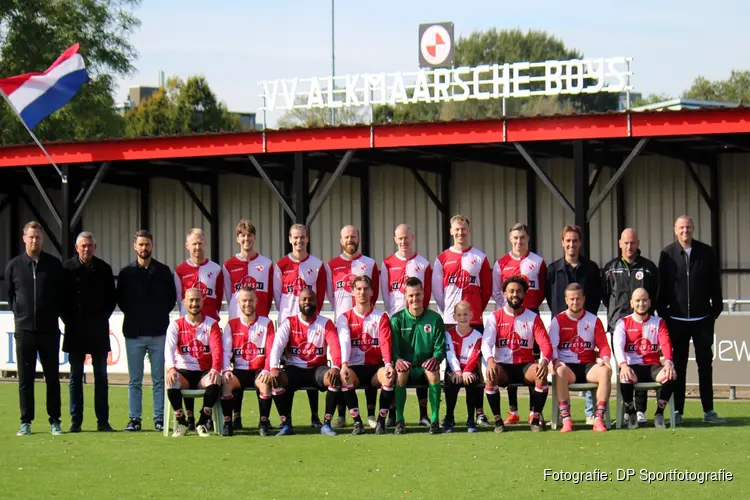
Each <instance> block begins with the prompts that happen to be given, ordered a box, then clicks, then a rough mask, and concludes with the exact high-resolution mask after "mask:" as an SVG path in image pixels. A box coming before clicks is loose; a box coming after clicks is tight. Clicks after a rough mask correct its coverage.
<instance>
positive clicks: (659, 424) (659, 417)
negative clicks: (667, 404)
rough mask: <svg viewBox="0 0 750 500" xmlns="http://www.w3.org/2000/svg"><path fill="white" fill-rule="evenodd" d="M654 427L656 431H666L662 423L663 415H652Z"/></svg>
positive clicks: (665, 426)
mask: <svg viewBox="0 0 750 500" xmlns="http://www.w3.org/2000/svg"><path fill="white" fill-rule="evenodd" d="M654 427H656V428H657V429H666V428H667V425H666V424H665V423H664V415H663V414H661V415H660V414H656V415H654Z"/></svg>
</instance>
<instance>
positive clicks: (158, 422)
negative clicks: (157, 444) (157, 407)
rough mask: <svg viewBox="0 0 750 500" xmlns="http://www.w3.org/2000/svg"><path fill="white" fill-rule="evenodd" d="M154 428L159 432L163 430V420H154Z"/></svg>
mask: <svg viewBox="0 0 750 500" xmlns="http://www.w3.org/2000/svg"><path fill="white" fill-rule="evenodd" d="M154 430H155V431H156V432H161V431H163V430H164V420H156V421H154Z"/></svg>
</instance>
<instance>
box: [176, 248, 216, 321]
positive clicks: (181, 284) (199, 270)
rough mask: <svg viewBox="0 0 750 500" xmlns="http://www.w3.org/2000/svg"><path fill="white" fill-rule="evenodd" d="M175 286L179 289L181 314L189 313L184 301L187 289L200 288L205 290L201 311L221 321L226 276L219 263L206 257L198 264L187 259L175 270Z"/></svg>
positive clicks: (202, 290)
mask: <svg viewBox="0 0 750 500" xmlns="http://www.w3.org/2000/svg"><path fill="white" fill-rule="evenodd" d="M174 286H175V289H176V290H177V297H178V301H177V302H178V304H179V305H180V314H181V315H183V316H184V315H185V314H187V310H186V309H185V303H184V302H183V299H184V298H185V290H187V289H189V288H200V290H201V292H203V310H202V311H201V312H202V313H203V315H204V316H208V317H209V318H213V319H215V320H216V321H219V312H220V311H221V299H222V297H223V296H224V276H223V275H222V273H221V266H220V265H219V264H217V263H216V262H213V261H211V260H208V259H206V260H205V261H203V263H202V264H201V265H199V266H196V265H195V264H193V263H192V262H190V261H189V260H186V261H185V262H183V263H182V264H180V265H179V266H177V267H176V268H175V270H174Z"/></svg>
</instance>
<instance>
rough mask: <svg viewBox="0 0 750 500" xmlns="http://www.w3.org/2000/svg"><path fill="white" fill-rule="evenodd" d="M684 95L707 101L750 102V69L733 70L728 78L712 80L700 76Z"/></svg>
mask: <svg viewBox="0 0 750 500" xmlns="http://www.w3.org/2000/svg"><path fill="white" fill-rule="evenodd" d="M683 97H685V98H688V99H701V100H706V101H725V102H741V103H743V104H748V103H750V71H748V70H738V69H735V70H732V74H731V75H730V76H729V78H728V79H726V80H716V81H711V80H708V79H707V78H705V77H703V76H699V77H698V78H696V79H695V80H694V81H693V84H692V85H691V86H690V88H689V89H688V90H686V91H685V93H684V94H683Z"/></svg>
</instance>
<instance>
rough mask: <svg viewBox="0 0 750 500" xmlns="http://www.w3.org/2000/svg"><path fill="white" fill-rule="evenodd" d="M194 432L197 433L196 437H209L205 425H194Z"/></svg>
mask: <svg viewBox="0 0 750 500" xmlns="http://www.w3.org/2000/svg"><path fill="white" fill-rule="evenodd" d="M195 432H197V433H198V435H199V436H200V437H202V438H207V437H209V436H210V435H211V433H209V432H208V429H207V428H206V426H205V425H196V426H195Z"/></svg>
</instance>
